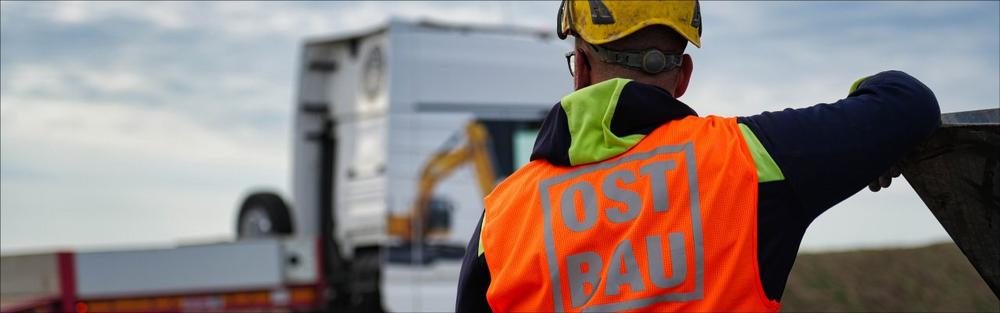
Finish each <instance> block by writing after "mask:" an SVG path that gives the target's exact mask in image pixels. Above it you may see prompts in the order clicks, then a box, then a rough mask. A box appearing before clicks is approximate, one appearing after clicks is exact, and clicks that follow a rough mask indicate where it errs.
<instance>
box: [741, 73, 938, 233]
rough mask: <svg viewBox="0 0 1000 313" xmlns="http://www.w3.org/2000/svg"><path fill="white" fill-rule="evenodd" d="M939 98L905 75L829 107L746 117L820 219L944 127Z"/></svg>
mask: <svg viewBox="0 0 1000 313" xmlns="http://www.w3.org/2000/svg"><path fill="white" fill-rule="evenodd" d="M940 115H941V113H940V111H939V109H938V104H937V100H936V99H935V97H934V93H932V92H931V90H930V89H928V88H927V86H924V84H922V83H921V82H920V81H918V80H917V79H915V78H913V77H911V76H910V75H907V74H906V73H903V72H899V71H888V72H882V73H879V74H877V75H874V76H871V77H868V78H867V79H865V80H863V81H862V82H861V83H860V84H859V85H858V87H857V89H856V90H855V91H854V92H852V93H851V94H850V95H849V96H848V97H847V98H845V99H842V100H840V101H837V102H835V103H831V104H818V105H814V106H811V107H807V108H803V109H795V110H793V109H786V110H784V111H779V112H765V113H763V114H759V115H754V116H749V117H743V118H740V119H739V121H740V122H741V123H743V124H745V125H747V126H748V127H749V128H750V129H751V130H752V131H753V133H754V134H755V135H756V136H757V139H759V140H760V142H761V144H762V145H763V146H764V148H765V149H766V150H767V151H768V153H770V155H771V157H772V158H773V159H774V161H775V162H776V163H777V165H778V167H779V168H780V169H781V172H782V173H783V174H784V177H785V179H787V180H788V182H789V183H790V185H791V186H790V187H791V188H792V191H793V192H794V195H795V196H796V197H797V198H798V201H799V202H800V203H801V204H802V209H804V210H805V211H806V212H805V214H806V216H808V217H812V218H815V217H816V216H819V215H820V214H821V213H823V211H825V210H826V209H828V208H830V207H832V206H833V205H835V204H837V203H838V202H840V201H843V200H844V199H847V198H848V197H850V196H851V195H853V194H854V193H856V192H858V191H859V190H861V189H862V188H863V187H865V186H867V185H868V183H870V182H872V181H873V180H875V179H877V178H878V176H879V175H880V174H883V173H884V172H885V171H886V170H887V169H889V166H890V165H892V164H894V163H895V162H896V161H897V160H899V158H900V157H902V156H903V154H904V153H906V152H907V151H908V150H910V149H911V148H912V147H913V146H915V145H916V144H918V143H920V142H921V141H923V140H924V139H926V138H927V137H928V136H929V135H930V134H931V132H933V131H934V129H936V128H937V126H938V124H939V121H940Z"/></svg>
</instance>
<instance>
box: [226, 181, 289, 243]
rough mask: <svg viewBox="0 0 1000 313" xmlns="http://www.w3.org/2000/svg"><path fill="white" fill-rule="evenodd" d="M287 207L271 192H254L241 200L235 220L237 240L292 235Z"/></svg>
mask: <svg viewBox="0 0 1000 313" xmlns="http://www.w3.org/2000/svg"><path fill="white" fill-rule="evenodd" d="M292 230H293V229H292V218H291V214H290V211H289V210H288V205H286V204H285V201H283V200H281V197H280V196H278V195H277V194H274V193H271V192H255V193H252V194H250V196H248V197H247V198H246V200H243V205H241V206H240V213H239V216H238V217H237V219H236V237H237V238H241V239H242V238H264V237H273V236H279V235H290V234H292Z"/></svg>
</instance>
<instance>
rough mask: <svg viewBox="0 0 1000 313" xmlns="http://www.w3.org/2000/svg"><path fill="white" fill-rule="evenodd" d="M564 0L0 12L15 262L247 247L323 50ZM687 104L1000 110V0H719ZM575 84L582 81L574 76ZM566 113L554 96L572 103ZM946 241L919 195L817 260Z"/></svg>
mask: <svg viewBox="0 0 1000 313" xmlns="http://www.w3.org/2000/svg"><path fill="white" fill-rule="evenodd" d="M557 7H558V3H556V2H502V3H497V2H333V3H316V2H180V3H177V2H144V3H133V2H97V3H87V2H8V1H3V2H0V252H2V253H5V254H7V253H21V252H31V251H47V250H53V249H107V248H115V249H119V248H128V247H150V246H169V245H173V244H178V243H188V242H205V241H215V240H231V239H232V238H234V225H233V224H234V223H235V215H236V209H237V206H238V205H239V203H240V201H241V199H242V197H243V196H244V194H245V193H246V192H247V191H249V190H251V189H254V188H260V187H263V188H271V189H273V190H277V191H278V192H280V193H281V194H284V195H286V196H287V195H289V194H290V192H289V185H290V173H289V168H290V156H291V151H290V144H289V142H290V141H289V137H290V133H289V129H290V127H291V120H292V116H291V113H292V111H291V108H292V99H293V97H294V94H293V92H294V90H295V77H296V76H295V75H296V73H295V67H296V64H297V62H298V61H297V57H298V54H299V52H300V47H301V45H302V42H303V40H304V39H305V38H309V37H314V36H319V35H329V34H335V33H339V32H349V31H352V30H359V29H365V28H369V27H372V26H375V25H379V24H381V23H384V22H385V21H387V19H389V18H390V17H396V18H403V19H411V20H417V19H431V20H435V21H445V22H453V23H474V24H487V25H516V26H520V27H529V28H536V29H539V30H546V31H548V30H554V28H555V25H554V21H555V12H556V8H557ZM702 14H703V21H704V25H705V26H704V34H703V37H702V42H703V46H702V48H700V49H695V48H693V47H692V48H689V52H690V53H691V54H692V56H693V58H694V63H695V71H694V75H693V78H692V82H691V86H690V87H689V89H688V92H687V94H686V95H684V97H682V98H681V100H683V101H685V102H686V103H688V104H690V105H692V106H693V107H694V108H696V109H697V110H698V112H699V113H701V114H716V115H729V116H733V115H749V114H756V113H759V112H761V111H765V110H780V109H784V108H788V107H802V106H807V105H812V104H816V103H821V102H833V101H836V100H837V99H839V98H842V97H844V96H845V95H846V93H847V89H848V87H849V86H850V84H851V83H852V82H853V81H854V80H855V79H857V78H859V77H862V76H866V75H871V74H874V73H877V72H879V71H883V70H889V69H898V70H903V71H906V72H908V73H910V74H911V75H913V76H915V77H917V78H919V79H920V80H922V81H923V82H924V83H925V84H926V85H928V86H929V87H930V88H931V89H932V90H934V92H935V93H936V95H937V97H938V101H939V103H940V104H941V109H942V112H954V111H964V110H972V109H984V108H996V107H997V106H998V105H1000V2H997V1H988V2H986V1H984V2H743V1H740V2H716V1H710V2H704V3H703V4H702ZM566 79H567V80H569V79H570V77H569V76H568V75H567V77H566ZM556 101H558V99H553V103H555V102H556ZM946 240H948V237H947V234H946V233H945V232H944V230H943V229H942V228H941V226H940V225H939V224H938V223H937V222H936V220H934V218H933V216H932V215H931V214H930V212H929V211H928V210H927V208H926V207H925V206H924V205H923V204H922V203H921V202H920V200H919V199H918V198H917V196H916V194H915V193H914V192H913V190H912V189H911V188H910V187H909V186H908V185H907V184H906V183H905V181H902V180H897V181H895V182H894V184H893V186H892V187H891V188H890V189H889V190H887V191H882V192H879V193H871V192H868V191H862V192H860V193H859V194H858V195H856V196H854V197H852V198H850V199H848V200H846V201H844V202H842V203H841V204H838V205H837V206H835V207H834V208H832V209H831V210H830V211H828V212H827V213H825V214H824V215H822V216H821V217H820V218H819V219H817V220H816V222H814V224H813V225H812V227H811V228H810V229H809V231H808V232H807V234H806V237H805V239H804V241H803V249H804V250H806V251H818V250H837V249H847V248H866V247H889V246H914V245H922V244H927V243H931V242H938V241H946Z"/></svg>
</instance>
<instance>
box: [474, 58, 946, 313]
mask: <svg viewBox="0 0 1000 313" xmlns="http://www.w3.org/2000/svg"><path fill="white" fill-rule="evenodd" d="M676 104H677V105H679V106H684V107H685V108H687V107H686V106H685V105H684V104H683V103H680V102H679V101H678V102H676ZM557 107H558V106H557ZM678 111H685V110H678ZM691 112H693V111H691ZM553 116H554V115H553V114H550V116H549V118H548V119H547V120H546V121H545V123H559V119H558V118H553ZM682 117H683V114H678V115H677V117H676V118H682ZM636 118H637V119H648V117H636ZM939 120H940V111H939V108H938V103H937V100H936V98H935V96H934V94H933V92H931V90H930V89H929V88H927V86H925V85H924V84H922V83H921V82H920V81H918V80H917V79H915V78H913V77H911V76H910V75H907V74H906V73H903V72H900V71H887V72H882V73H879V74H876V75H873V76H871V77H868V78H867V79H865V80H864V81H863V82H862V83H861V84H860V85H859V86H858V88H857V89H856V90H854V91H853V92H852V93H851V94H850V95H848V97H847V98H844V99H841V100H839V101H837V102H834V103H829V104H827V103H822V104H817V105H813V106H810V107H805V108H801V109H786V110H783V111H778V112H764V113H761V114H758V115H753V116H745V117H739V118H737V121H738V122H739V123H741V124H744V125H746V126H747V127H748V128H749V129H750V130H751V131H752V132H753V134H754V135H756V137H757V139H758V140H759V141H760V143H761V144H762V146H763V147H764V148H765V150H766V151H767V152H768V153H769V154H770V156H771V157H772V158H773V160H774V161H775V163H776V164H777V166H778V168H780V170H781V172H782V173H783V175H784V178H785V179H783V180H778V181H772V182H762V183H760V184H759V188H758V193H759V195H758V210H757V215H758V216H757V225H758V227H757V231H758V236H757V238H758V245H757V247H758V263H759V265H760V273H759V274H760V279H761V282H762V285H763V286H764V291H765V293H766V294H767V296H768V298H770V299H772V300H780V299H781V295H782V293H783V292H784V288H785V282H786V281H787V279H788V274H789V272H791V269H792V265H793V264H794V262H795V257H796V255H797V253H798V249H799V244H800V243H801V241H802V237H803V235H804V234H805V231H806V228H807V227H808V226H809V224H810V223H812V221H813V220H814V219H816V217H818V216H819V215H820V214H822V213H823V212H825V211H826V210H827V209H829V208H830V207H832V206H834V205H835V204H837V203H839V202H841V201H843V200H844V199H847V198H848V197H850V196H851V195H853V194H855V193H857V192H858V191H860V190H861V189H863V188H864V187H865V186H867V184H868V183H869V182H871V181H873V180H875V179H877V177H878V176H879V175H880V174H882V173H884V172H885V171H886V170H887V169H888V168H889V167H890V166H891V165H892V164H893V163H894V162H896V161H897V160H898V159H899V158H901V157H902V156H903V154H904V153H906V152H907V151H908V150H909V149H910V148H912V147H913V146H915V145H916V144H918V143H920V142H921V141H922V140H924V139H926V138H927V137H928V136H929V135H930V134H931V133H932V132H933V131H934V130H935V129H936V128H937V126H938V124H939ZM626 122H627V121H626ZM543 128H544V126H543ZM552 138H555V139H554V140H553V139H552ZM539 140H540V141H543V140H549V141H554V142H552V143H551V145H552V146H559V145H561V144H565V143H561V142H559V141H561V140H562V139H560V135H559V134H554V135H553V136H550V138H549V139H539ZM566 140H568V138H566ZM542 144H546V143H544V142H543V143H542ZM538 148H539V144H538V143H536V151H537V150H538ZM481 222H482V221H480V225H481V224H482V223H481ZM480 231H481V230H480V229H479V228H478V227H477V228H476V231H475V233H474V234H473V237H472V238H471V240H470V242H469V246H468V249H467V250H466V251H467V253H466V256H465V259H464V260H463V266H462V272H461V277H460V279H459V285H458V299H457V305H456V310H457V311H459V312H465V311H472V312H488V311H491V310H490V307H489V304H488V303H487V301H486V291H487V289H488V287H489V283H490V274H489V265H488V264H487V263H486V257H485V254H477V251H478V243H479V234H480ZM484 253H489V251H486V252H484Z"/></svg>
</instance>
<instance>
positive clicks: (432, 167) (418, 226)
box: [388, 121, 496, 242]
mask: <svg viewBox="0 0 1000 313" xmlns="http://www.w3.org/2000/svg"><path fill="white" fill-rule="evenodd" d="M489 143H490V135H489V132H487V131H486V127H485V126H483V125H482V124H480V123H478V122H475V121H473V122H470V123H469V124H468V125H466V127H465V141H464V142H463V143H462V144H461V145H459V146H457V147H452V146H451V145H449V146H445V147H444V148H442V149H440V150H438V151H437V152H435V153H434V154H433V155H432V156H431V158H430V159H429V160H428V161H427V162H426V163H424V167H423V169H421V171H420V179H419V181H418V182H417V194H416V197H415V198H414V200H413V206H412V207H411V209H410V211H409V212H408V213H407V214H405V215H389V221H388V224H389V234H390V235H393V236H397V237H398V238H400V239H402V240H403V241H404V242H414V241H416V242H424V241H425V240H426V239H427V236H428V235H430V234H431V233H447V229H431V228H430V227H427V225H428V223H427V218H428V207H429V206H430V203H431V196H432V195H433V193H434V189H435V187H437V185H438V184H439V183H440V182H441V181H442V180H444V179H445V178H447V177H448V176H450V175H451V174H452V173H453V172H454V171H455V170H456V169H458V168H459V167H461V166H463V165H465V164H466V163H468V162H471V163H472V165H473V169H474V170H475V173H476V181H477V183H478V185H479V191H480V194H481V195H482V196H486V195H487V194H489V193H490V192H491V191H492V190H493V186H494V185H495V184H496V174H495V173H496V172H495V170H494V165H493V156H492V154H491V153H490V145H489Z"/></svg>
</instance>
